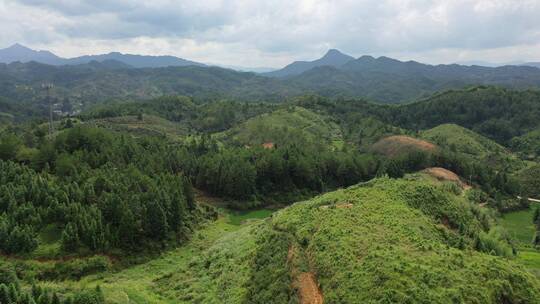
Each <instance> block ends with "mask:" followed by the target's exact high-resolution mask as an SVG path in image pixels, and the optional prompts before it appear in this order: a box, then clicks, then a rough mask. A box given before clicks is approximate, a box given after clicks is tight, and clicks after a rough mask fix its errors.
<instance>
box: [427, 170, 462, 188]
mask: <svg viewBox="0 0 540 304" xmlns="http://www.w3.org/2000/svg"><path fill="white" fill-rule="evenodd" d="M422 172H425V173H427V174H429V175H431V176H433V177H435V178H436V179H438V180H442V181H451V182H455V183H457V184H458V185H459V186H460V187H461V188H463V189H465V190H466V189H470V188H471V186H469V185H467V184H466V183H464V182H462V181H461V179H460V178H459V176H458V175H457V174H455V173H454V172H452V171H450V170H447V169H444V168H439V167H433V168H427V169H424V170H423V171H422Z"/></svg>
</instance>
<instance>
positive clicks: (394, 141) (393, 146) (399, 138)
mask: <svg viewBox="0 0 540 304" xmlns="http://www.w3.org/2000/svg"><path fill="white" fill-rule="evenodd" d="M370 149H371V151H373V152H375V153H378V154H382V155H384V156H387V157H390V158H393V157H399V156H402V155H404V154H407V153H412V152H437V149H438V147H437V146H436V145H434V144H433V143H431V142H428V141H425V140H421V139H417V138H414V137H410V136H406V135H393V136H388V137H384V138H382V139H380V140H379V141H377V142H376V143H375V144H373V146H371V148H370Z"/></svg>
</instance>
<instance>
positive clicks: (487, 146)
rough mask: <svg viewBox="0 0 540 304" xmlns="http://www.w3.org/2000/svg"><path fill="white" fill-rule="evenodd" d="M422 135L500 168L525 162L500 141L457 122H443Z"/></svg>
mask: <svg viewBox="0 0 540 304" xmlns="http://www.w3.org/2000/svg"><path fill="white" fill-rule="evenodd" d="M420 136H421V137H422V138H424V139H426V140H429V141H431V142H433V143H436V144H437V145H438V146H440V147H442V148H444V149H448V150H450V151H452V152H457V153H460V154H463V155H465V156H467V157H470V158H472V159H474V160H478V161H482V162H485V163H486V164H487V165H491V166H497V167H498V168H506V167H514V169H515V168H519V167H523V163H522V162H521V161H520V160H519V159H518V158H517V157H516V156H514V155H512V154H511V153H510V152H509V151H508V150H507V149H506V148H504V147H503V146H501V145H499V144H498V143H496V142H494V141H492V140H490V139H488V138H486V137H484V136H482V135H480V134H478V133H476V132H474V131H471V130H469V129H466V128H464V127H461V126H459V125H456V124H442V125H439V126H437V127H434V128H432V129H429V130H426V131H422V132H421V133H420Z"/></svg>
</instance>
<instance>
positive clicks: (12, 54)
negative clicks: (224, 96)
mask: <svg viewBox="0 0 540 304" xmlns="http://www.w3.org/2000/svg"><path fill="white" fill-rule="evenodd" d="M107 60H115V61H118V62H122V63H124V64H126V65H128V66H131V67H134V68H161V67H168V66H190V65H194V66H205V64H203V63H200V62H195V61H190V60H186V59H182V58H178V57H174V56H144V55H131V54H122V53H118V52H112V53H108V54H102V55H86V56H80V57H75V58H62V57H58V56H56V55H55V54H53V53H51V52H49V51H35V50H32V49H30V48H27V47H25V46H23V45H20V44H18V43H17V44H14V45H12V46H10V47H8V48H5V49H0V63H12V62H17V61H19V62H23V63H25V62H30V61H35V62H39V63H45V64H50V65H75V64H86V63H90V62H92V61H98V62H103V61H107Z"/></svg>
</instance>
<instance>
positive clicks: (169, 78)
mask: <svg viewBox="0 0 540 304" xmlns="http://www.w3.org/2000/svg"><path fill="white" fill-rule="evenodd" d="M324 62H326V61H323V63H324ZM331 62H332V64H334V63H333V61H331ZM340 63H341V62H340ZM43 83H52V84H54V85H55V89H54V92H53V93H54V94H53V95H54V97H55V98H58V99H64V98H68V99H70V100H72V101H73V102H77V103H79V102H82V103H86V104H88V103H96V102H100V101H104V100H108V99H149V98H153V97H159V96H162V95H186V96H191V97H196V98H199V99H213V98H232V99H235V100H241V101H250V102H251V101H274V102H275V101H283V100H285V99H287V98H289V97H294V96H299V95H304V94H308V93H309V94H311V93H314V94H318V95H321V96H325V97H346V98H359V97H363V98H369V99H370V100H372V101H375V102H382V103H400V102H405V101H411V100H414V99H417V98H420V97H426V96H429V95H431V94H433V93H434V92H436V91H439V90H445V89H460V88H463V87H466V86H471V85H498V86H502V87H509V88H516V89H526V88H536V87H538V86H540V69H538V68H534V67H525V66H505V67H499V68H487V67H478V66H476V67H475V66H473V67H467V66H459V65H439V66H431V65H425V64H420V63H417V62H401V61H398V60H394V59H390V58H385V57H381V58H377V59H375V58H372V57H367V56H364V57H361V58H359V59H356V60H351V61H348V62H346V63H344V64H342V65H340V66H329V65H322V66H318V65H315V66H314V67H313V68H311V69H309V70H306V71H305V72H303V73H301V74H298V75H293V76H290V77H288V78H286V79H280V78H270V77H264V76H261V75H257V74H254V73H245V72H237V71H233V70H228V69H222V68H217V67H199V66H186V67H163V68H131V67H128V66H126V65H125V64H123V63H121V62H119V61H115V60H108V61H103V62H97V61H93V62H90V63H88V64H81V65H73V66H51V65H45V64H40V63H36V62H29V63H11V64H7V65H6V64H0V96H1V97H4V98H6V99H8V100H11V101H13V102H31V101H36V100H38V101H39V100H42V99H43V98H44V93H43V90H42V89H41V86H42V84H43Z"/></svg>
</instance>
